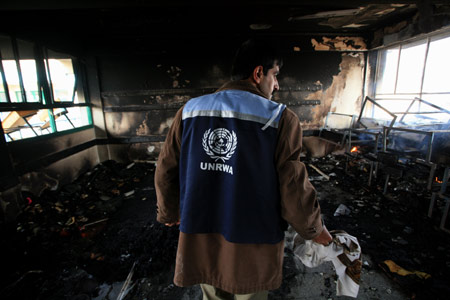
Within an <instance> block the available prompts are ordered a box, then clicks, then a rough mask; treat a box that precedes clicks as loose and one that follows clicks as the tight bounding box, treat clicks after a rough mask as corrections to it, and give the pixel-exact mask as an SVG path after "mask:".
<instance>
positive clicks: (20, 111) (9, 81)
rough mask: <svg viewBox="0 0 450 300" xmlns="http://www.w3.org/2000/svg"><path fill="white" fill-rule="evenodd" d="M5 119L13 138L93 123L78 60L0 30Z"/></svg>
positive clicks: (0, 99) (1, 115)
mask: <svg viewBox="0 0 450 300" xmlns="http://www.w3.org/2000/svg"><path fill="white" fill-rule="evenodd" d="M0 58H1V64H0V74H1V77H0V119H1V122H2V127H3V131H4V133H5V139H6V140H7V141H8V142H11V141H16V140H20V139H25V138H32V137H38V136H43V135H48V134H52V133H56V132H62V131H68V130H74V129H76V128H81V129H83V128H84V127H86V126H90V125H91V124H92V122H91V111H90V108H89V103H88V101H87V99H86V93H85V90H84V86H83V72H82V70H81V68H80V66H79V64H78V61H77V60H76V59H75V58H73V57H71V56H69V55H66V54H62V53H58V52H54V51H52V50H50V49H46V48H43V47H39V46H37V45H35V44H33V43H29V42H26V41H21V40H16V39H14V38H11V37H7V36H0Z"/></svg>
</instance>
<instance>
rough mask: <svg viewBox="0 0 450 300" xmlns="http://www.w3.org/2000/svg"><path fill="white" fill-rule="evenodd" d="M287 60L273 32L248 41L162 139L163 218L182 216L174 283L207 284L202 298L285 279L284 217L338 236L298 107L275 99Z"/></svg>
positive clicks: (306, 230)
mask: <svg viewBox="0 0 450 300" xmlns="http://www.w3.org/2000/svg"><path fill="white" fill-rule="evenodd" d="M281 66H282V59H281V57H280V56H279V54H278V53H277V51H276V50H275V49H274V48H272V47H271V43H270V42H264V41H257V40H249V41H247V42H245V43H243V44H242V46H241V47H240V48H239V49H238V51H237V53H236V56H235V59H234V62H233V66H232V81H230V82H228V83H227V84H225V85H224V86H222V87H221V88H220V89H219V90H218V91H216V92H215V93H213V94H209V95H204V96H201V97H197V98H194V99H191V100H190V101H188V102H187V103H186V104H185V105H184V106H183V107H182V108H181V109H180V110H179V111H178V112H177V114H176V116H175V119H174V122H173V124H172V126H171V128H170V130H169V132H168V134H167V138H166V141H165V143H164V146H163V148H162V149H161V153H160V155H159V158H158V162H157V168H156V173H155V186H156V194H157V205H158V214H157V220H158V221H159V222H161V223H164V224H166V225H167V226H173V225H178V224H180V236H179V241H178V250H177V257H176V265H175V276H174V283H175V284H176V285H178V286H182V287H185V286H191V285H194V284H200V286H201V289H202V291H203V299H267V295H268V291H269V290H273V289H277V288H279V287H280V285H281V281H282V266H283V255H284V231H285V230H286V229H287V223H289V224H290V225H291V226H292V227H293V228H294V229H295V230H296V231H297V232H298V233H299V234H300V236H302V237H303V238H304V239H312V240H314V241H315V242H318V243H321V244H324V245H327V244H328V243H329V242H330V241H331V235H330V234H329V232H328V230H327V229H326V228H325V226H323V223H322V219H321V215H320V206H319V203H318V201H317V198H316V191H315V189H314V187H313V186H312V185H311V183H310V182H309V180H308V174H307V171H306V167H305V165H304V164H303V163H302V162H300V152H301V145H302V129H301V126H300V122H299V120H298V117H297V116H296V115H295V113H294V112H292V111H291V110H290V109H288V108H286V106H285V105H283V104H279V103H276V102H274V101H271V100H270V99H271V98H272V93H273V92H275V91H277V90H278V89H279V85H278V80H277V75H278V73H279V70H280V68H281ZM286 222H287V223H286Z"/></svg>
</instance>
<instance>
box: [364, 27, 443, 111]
mask: <svg viewBox="0 0 450 300" xmlns="http://www.w3.org/2000/svg"><path fill="white" fill-rule="evenodd" d="M448 38H450V30H448V29H446V30H443V31H439V32H435V33H432V34H428V35H422V36H420V37H415V38H412V39H409V40H406V41H402V42H398V43H393V44H390V45H388V46H384V47H380V48H378V49H375V50H376V51H377V53H376V63H375V72H374V73H373V79H372V83H371V85H372V88H371V91H372V92H371V94H372V97H373V98H374V99H375V101H379V102H380V104H382V103H383V100H388V101H399V103H400V101H414V99H415V98H418V99H427V98H428V97H427V96H430V97H433V96H437V95H447V96H448V99H449V101H450V89H449V91H445V92H442V91H424V82H425V81H426V80H425V75H426V72H427V62H428V57H429V52H430V51H429V50H430V45H431V43H432V42H434V41H438V40H441V39H448ZM422 43H423V44H426V49H425V54H424V58H423V59H424V61H423V66H422V70H421V74H419V75H420V88H419V90H418V92H414V93H413V92H398V82H399V73H400V72H401V70H400V62H401V55H402V49H407V48H409V47H410V46H413V45H415V44H416V45H419V44H422ZM394 49H398V57H397V61H396V63H397V66H396V68H395V82H394V83H393V84H394V86H393V91H392V92H391V91H382V92H377V89H378V85H379V84H382V85H385V84H386V83H384V82H383V81H382V78H383V74H381V72H383V70H384V69H385V66H384V65H383V64H385V63H386V61H385V60H384V59H383V55H384V56H385V53H386V52H387V51H389V50H394ZM435 104H436V103H435ZM436 105H439V104H436ZM406 106H407V105H406ZM439 106H441V105H439ZM418 109H419V112H420V111H421V110H422V107H421V103H420V102H419V108H418ZM447 109H448V108H447ZM371 117H376V116H375V112H374V111H372V112H371Z"/></svg>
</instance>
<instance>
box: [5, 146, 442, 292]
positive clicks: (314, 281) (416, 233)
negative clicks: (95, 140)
mask: <svg viewBox="0 0 450 300" xmlns="http://www.w3.org/2000/svg"><path fill="white" fill-rule="evenodd" d="M303 162H304V163H305V164H306V166H307V168H308V172H309V175H310V179H311V181H312V183H313V185H314V186H315V187H316V189H317V192H318V197H319V202H320V205H321V208H322V215H323V219H324V222H325V224H326V226H327V228H328V229H329V230H344V231H346V232H348V233H350V234H351V235H353V236H355V237H357V238H358V241H359V243H360V246H361V250H362V261H363V264H362V273H361V285H360V291H359V294H358V299H387V300H390V299H413V298H415V299H430V298H431V299H436V300H437V299H447V298H448V296H447V295H449V294H450V288H449V287H448V282H449V281H450V243H449V242H450V235H449V234H448V233H445V232H443V231H442V230H439V220H438V219H437V218H429V217H428V216H427V209H428V204H429V201H430V197H431V193H430V191H428V190H427V189H426V188H425V185H426V184H423V180H422V181H421V180H420V178H394V179H391V180H390V185H389V188H388V190H387V192H386V193H384V191H383V189H384V178H383V177H382V176H379V177H378V178H374V179H373V182H372V184H371V185H370V186H369V185H368V184H367V182H368V180H367V179H368V176H369V174H368V170H369V167H368V166H367V165H366V163H365V162H364V161H363V160H361V161H358V160H354V161H351V162H348V160H347V158H346V157H345V156H343V155H328V156H326V157H323V158H305V159H304V160H303ZM311 165H313V166H314V167H310V166H311ZM154 170H155V165H154V163H144V162H129V163H117V162H114V161H106V162H103V163H101V164H99V165H97V166H96V167H95V168H93V169H92V170H90V171H89V172H86V173H85V174H83V175H81V176H80V177H79V178H78V179H77V180H75V181H74V182H72V183H71V184H68V185H65V186H61V187H59V188H58V190H51V189H47V190H45V191H43V192H42V193H41V194H40V195H35V194H32V193H31V192H23V198H24V199H27V206H26V207H25V208H24V209H23V212H22V213H21V214H20V215H19V217H18V219H17V222H15V223H14V224H6V225H5V226H3V227H1V229H0V243H1V245H2V247H0V257H1V258H0V259H1V265H2V268H1V272H0V295H2V299H21V300H26V299H45V300H53V299H58V300H59V299H70V300H75V299H77V300H80V299H95V300H102V299H117V298H118V297H121V299H122V300H137V299H139V300H142V299H147V300H150V299H158V300H160V299H174V300H175V299H181V300H189V299H196V300H197V299H200V298H201V291H200V289H199V288H198V287H196V286H194V287H190V288H179V287H176V286H175V285H173V283H172V279H173V271H174V262H175V253H176V247H177V240H178V228H177V227H166V226H164V225H162V224H159V223H158V222H157V221H156V196H155V190H154V184H153V180H154ZM317 170H320V172H318V171H317ZM442 209H443V205H442V203H439V202H438V201H437V203H436V205H435V210H436V212H435V215H436V216H439V213H440V212H441V210H442ZM335 214H336V215H335ZM292 239H293V233H291V232H286V248H285V261H284V267H283V283H282V286H281V287H280V288H279V289H277V290H274V291H270V293H269V299H273V300H275V299H277V300H278V299H280V300H281V299H283V300H295V299H334V298H333V297H335V293H336V292H335V290H336V281H337V278H336V275H335V271H333V269H332V267H326V266H323V267H320V268H317V269H315V268H312V269H307V268H304V266H302V263H301V262H300V261H298V259H296V257H295V255H294V253H293V250H292V247H291V246H292V243H293V242H292ZM388 260H390V261H393V262H395V264H396V265H398V266H401V268H404V269H405V270H418V271H420V272H423V273H424V274H429V275H430V277H428V278H420V277H418V276H416V275H413V276H411V275H408V276H401V275H399V274H397V273H394V272H391V271H388V270H389V268H387V267H383V262H385V261H388ZM411 272H414V271H411ZM340 299H345V297H343V298H342V297H340Z"/></svg>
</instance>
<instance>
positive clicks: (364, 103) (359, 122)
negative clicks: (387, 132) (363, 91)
mask: <svg viewBox="0 0 450 300" xmlns="http://www.w3.org/2000/svg"><path fill="white" fill-rule="evenodd" d="M367 101H370V102H372V104H373V105H375V106H377V107H378V108H380V109H382V110H383V111H385V112H386V113H387V114H388V115H390V116H391V117H392V121H391V123H390V125H389V127H392V126H394V123H395V121H396V120H397V115H395V114H393V113H391V112H390V111H389V110H387V109H386V108H385V107H384V106H382V105H381V104H379V103H377V101H375V100H374V99H372V98H370V97H369V96H366V98H365V99H364V102H363V104H362V106H361V111H360V113H359V117H358V120H357V121H356V124H361V126H363V127H364V128H365V129H369V128H368V127H367V126H366V125H365V124H364V123H362V122H361V118H362V115H363V112H364V108H365V107H366V104H367Z"/></svg>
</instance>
